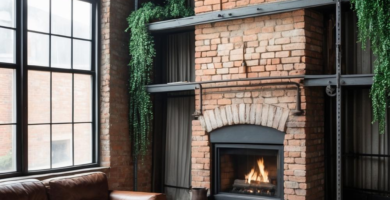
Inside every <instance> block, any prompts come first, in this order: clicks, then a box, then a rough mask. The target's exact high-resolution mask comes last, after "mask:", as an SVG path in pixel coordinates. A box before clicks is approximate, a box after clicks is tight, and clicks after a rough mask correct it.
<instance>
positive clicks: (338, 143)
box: [336, 0, 343, 200]
mask: <svg viewBox="0 0 390 200" xmlns="http://www.w3.org/2000/svg"><path fill="white" fill-rule="evenodd" d="M336 78H337V86H336V87H337V91H336V109H337V110H336V116H337V117H336V118H337V132H336V198H337V200H342V199H343V197H342V188H341V187H342V171H341V170H342V161H341V151H342V150H341V84H340V79H341V0H337V2H336Z"/></svg>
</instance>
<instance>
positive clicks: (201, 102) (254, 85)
mask: <svg viewBox="0 0 390 200" xmlns="http://www.w3.org/2000/svg"><path fill="white" fill-rule="evenodd" d="M227 82H230V81H227ZM278 85H293V86H295V87H296V88H297V100H296V110H294V111H293V114H294V115H299V114H302V113H303V111H302V109H301V88H300V84H299V83H296V82H275V83H258V84H252V85H224V86H210V87H203V86H202V84H199V92H200V94H199V95H200V96H199V103H200V110H199V111H198V112H195V113H196V115H197V116H199V115H202V111H203V109H202V104H203V93H202V91H203V90H207V89H217V88H233V87H259V86H278Z"/></svg>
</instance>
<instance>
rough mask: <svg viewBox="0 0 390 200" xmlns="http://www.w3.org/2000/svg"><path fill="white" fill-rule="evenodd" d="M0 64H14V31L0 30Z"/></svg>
mask: <svg viewBox="0 0 390 200" xmlns="http://www.w3.org/2000/svg"><path fill="white" fill-rule="evenodd" d="M0 44H1V45H0V62H4V63H15V31H14V30H10V29H5V28H0Z"/></svg>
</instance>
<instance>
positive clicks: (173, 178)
mask: <svg viewBox="0 0 390 200" xmlns="http://www.w3.org/2000/svg"><path fill="white" fill-rule="evenodd" d="M166 44H167V45H166V54H167V55H166V69H167V70H166V80H167V82H168V83H169V82H178V81H194V77H195V73H194V71H195V67H194V65H195V64H194V56H195V53H194V50H195V47H194V34H193V33H181V34H174V35H169V36H167V41H166ZM191 94H193V92H182V93H180V95H179V96H182V95H189V96H190V97H177V96H178V95H176V97H174V95H172V96H173V97H168V99H167V126H166V127H167V128H166V148H165V150H166V154H165V193H166V195H167V197H168V199H169V200H189V199H190V195H189V189H186V188H189V187H190V185H191V183H190V182H191V136H192V134H191V129H192V125H191V124H192V113H194V109H195V99H194V97H193V96H191Z"/></svg>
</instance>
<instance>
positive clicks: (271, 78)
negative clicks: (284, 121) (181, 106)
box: [148, 75, 305, 87]
mask: <svg viewBox="0 0 390 200" xmlns="http://www.w3.org/2000/svg"><path fill="white" fill-rule="evenodd" d="M303 78H305V76H304V75H297V76H271V77H256V78H239V79H229V80H217V81H199V82H183V83H171V84H169V85H172V86H181V85H193V84H208V83H228V82H237V81H263V80H264V81H265V80H277V79H303ZM166 85H167V84H155V85H148V86H161V87H163V86H166Z"/></svg>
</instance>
